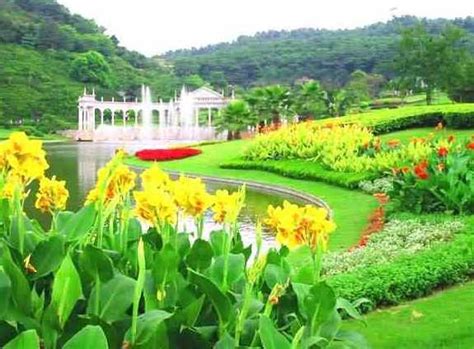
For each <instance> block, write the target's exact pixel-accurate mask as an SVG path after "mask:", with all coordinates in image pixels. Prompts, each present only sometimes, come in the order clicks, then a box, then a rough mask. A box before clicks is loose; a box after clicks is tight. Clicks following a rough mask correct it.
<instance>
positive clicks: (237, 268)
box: [209, 254, 245, 288]
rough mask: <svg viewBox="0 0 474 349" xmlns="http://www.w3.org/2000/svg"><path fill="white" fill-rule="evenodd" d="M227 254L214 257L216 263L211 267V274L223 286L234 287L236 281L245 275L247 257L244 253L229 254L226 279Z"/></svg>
mask: <svg viewBox="0 0 474 349" xmlns="http://www.w3.org/2000/svg"><path fill="white" fill-rule="evenodd" d="M224 268H225V256H224V255H222V256H219V257H217V258H216V259H214V263H213V264H212V265H211V267H210V268H209V274H210V276H211V278H212V280H214V282H216V283H217V284H218V285H219V286H220V287H221V288H224V286H225V285H226V286H227V287H232V285H233V284H234V282H236V281H238V280H239V279H241V278H243V277H244V275H245V257H244V255H243V254H229V255H228V261H227V277H226V280H224V277H225V276H224Z"/></svg>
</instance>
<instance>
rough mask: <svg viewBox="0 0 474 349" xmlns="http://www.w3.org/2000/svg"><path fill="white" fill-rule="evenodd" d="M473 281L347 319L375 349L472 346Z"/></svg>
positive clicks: (473, 339) (352, 327)
mask: <svg viewBox="0 0 474 349" xmlns="http://www.w3.org/2000/svg"><path fill="white" fill-rule="evenodd" d="M473 300H474V282H469V283H466V284H463V285H460V286H457V287H453V288H450V289H448V290H444V291H442V292H438V293H436V294H434V295H433V296H430V297H427V298H422V299H418V300H415V301H412V302H408V303H406V304H402V305H400V306H396V307H391V308H388V309H382V310H377V311H374V312H372V313H370V314H368V315H367V316H366V321H367V327H364V326H363V325H362V324H361V323H357V322H353V321H350V322H348V323H347V325H346V327H347V328H350V329H355V330H358V331H360V332H362V333H363V334H364V335H365V336H366V338H367V339H368V341H369V343H370V345H371V346H372V348H374V349H378V348H381V349H391V348H393V349H399V348H404V349H409V348H413V349H415V348H416V349H424V348H426V349H428V348H429V349H435V348H456V349H464V348H466V349H468V348H474V301H473Z"/></svg>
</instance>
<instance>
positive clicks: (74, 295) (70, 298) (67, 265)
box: [51, 255, 82, 327]
mask: <svg viewBox="0 0 474 349" xmlns="http://www.w3.org/2000/svg"><path fill="white" fill-rule="evenodd" d="M81 298H82V286H81V279H80V277H79V273H78V272H77V270H76V267H75V266H74V263H73V262H72V259H71V257H70V256H69V255H67V256H66V258H65V259H64V261H63V262H62V264H61V266H60V267H59V270H58V271H57V273H56V275H55V277H54V281H53V292H52V295H51V305H52V306H53V308H54V311H55V313H56V315H57V316H58V321H59V324H60V325H61V326H62V327H63V326H64V324H65V323H66V321H67V319H68V318H69V316H70V315H71V312H72V310H73V309H74V306H75V305H76V302H77V301H78V300H79V299H81Z"/></svg>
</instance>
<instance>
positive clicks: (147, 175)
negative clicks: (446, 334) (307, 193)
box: [0, 134, 364, 349]
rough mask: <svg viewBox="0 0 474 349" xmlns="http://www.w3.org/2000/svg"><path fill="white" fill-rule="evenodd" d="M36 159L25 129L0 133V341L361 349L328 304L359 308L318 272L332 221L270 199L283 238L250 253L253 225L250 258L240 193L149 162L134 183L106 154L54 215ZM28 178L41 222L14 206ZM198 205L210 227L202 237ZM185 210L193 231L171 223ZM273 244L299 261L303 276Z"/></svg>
mask: <svg viewBox="0 0 474 349" xmlns="http://www.w3.org/2000/svg"><path fill="white" fill-rule="evenodd" d="M44 156H45V153H44V151H43V150H42V149H41V143H36V142H34V141H30V140H29V139H28V138H27V137H26V136H25V135H24V134H13V135H12V136H11V138H10V139H9V140H7V141H5V142H2V143H0V193H1V205H0V213H1V214H0V291H1V297H0V322H1V323H2V336H0V347H2V348H3V347H5V348H14V347H15V348H16V347H18V346H25V347H26V346H28V348H30V347H31V348H40V347H41V348H45V349H56V348H62V347H64V348H72V347H83V348H89V347H91V345H93V347H94V348H96V349H106V348H108V347H109V345H110V346H111V347H113V348H120V347H122V348H163V347H164V348H178V349H181V348H183V349H184V348H211V347H215V348H236V347H254V348H255V347H264V348H273V347H274V346H273V344H272V343H275V341H278V346H279V347H281V348H288V349H289V348H307V349H309V348H321V347H327V346H328V345H332V346H337V345H338V344H341V345H343V346H345V345H347V346H350V347H354V345H355V343H354V341H355V340H356V341H357V345H358V347H364V345H363V344H364V343H363V340H362V339H361V337H360V336H357V335H354V334H351V333H348V332H347V331H343V332H342V331H341V322H342V320H341V315H340V311H343V312H344V313H348V314H351V315H352V316H354V317H358V313H357V311H356V309H355V307H354V305H353V304H352V303H350V302H348V301H346V300H344V299H338V298H337V297H336V294H335V292H334V290H333V289H332V288H331V287H330V286H329V285H328V284H327V283H326V281H325V279H324V278H323V277H322V275H321V273H320V270H321V268H322V255H323V253H324V251H325V249H326V245H327V241H328V234H329V233H330V232H331V231H333V230H334V229H335V226H334V223H333V222H332V221H331V220H330V219H329V218H328V216H327V212H326V210H324V209H321V208H316V207H312V206H305V207H298V206H296V205H291V204H289V203H285V205H284V206H283V207H277V208H273V207H270V208H269V217H268V219H267V221H266V222H267V224H268V225H269V226H270V227H272V228H273V230H274V232H275V233H276V234H277V236H278V240H279V241H280V242H281V243H282V244H283V245H284V246H283V247H281V248H280V249H271V250H270V251H268V252H267V253H265V254H264V253H262V251H261V248H260V246H261V240H262V236H261V229H257V238H256V240H257V243H256V245H257V250H256V253H254V254H253V257H254V258H253V259H251V258H250V256H251V255H252V246H244V245H243V243H242V239H241V237H240V233H239V228H238V224H237V216H238V214H239V212H240V209H241V208H242V206H243V205H244V200H245V195H244V189H241V190H239V191H237V192H234V193H229V192H227V191H218V192H216V193H215V194H209V193H208V192H207V191H206V187H205V185H204V184H203V183H202V182H201V180H200V179H191V178H187V177H180V178H179V179H177V180H172V179H171V178H169V177H168V176H167V175H166V174H165V173H163V172H162V171H161V170H160V169H159V168H158V167H157V165H154V166H152V167H151V168H149V169H147V170H145V171H144V172H143V173H142V174H141V175H140V178H141V186H140V188H139V189H137V188H136V174H135V173H134V172H133V171H131V170H130V169H129V168H128V167H127V166H125V165H124V163H123V159H124V153H123V152H118V153H117V154H116V156H115V157H114V158H113V159H112V160H111V161H110V162H109V163H108V164H106V165H105V166H104V168H102V169H100V170H99V173H98V180H97V183H96V185H95V187H94V188H92V189H91V191H90V193H89V195H88V196H87V200H86V203H85V206H84V207H83V208H81V209H80V210H79V211H78V212H76V213H74V212H68V211H64V208H65V206H66V200H67V197H68V192H67V190H66V188H65V183H64V182H62V181H58V180H56V179H55V178H52V179H45V178H44V171H45V169H46V168H47V163H46V161H45V157H44ZM38 180H39V181H40V188H39V192H38V195H37V203H36V206H37V207H38V208H39V209H40V210H42V211H43V212H46V213H47V214H50V215H52V216H53V219H52V221H53V224H52V225H51V227H50V228H49V229H48V231H44V230H43V229H42V227H41V226H40V225H39V224H38V223H37V222H35V221H34V220H31V219H29V218H28V217H27V216H26V214H25V213H24V210H23V203H24V200H25V199H26V197H27V196H28V194H29V190H28V186H29V185H30V184H31V183H32V182H34V181H38ZM132 198H134V199H135V202H134V201H133V200H132ZM208 211H211V212H212V213H213V218H214V220H215V222H216V223H217V224H220V227H221V228H220V229H219V230H218V231H214V232H211V234H210V237H209V239H203V234H202V229H203V227H202V217H203V215H204V214H205V212H208ZM287 213H292V215H291V216H288V215H287ZM186 217H193V218H194V221H195V228H194V229H193V230H192V231H191V232H180V231H179V230H178V227H179V224H178V223H179V220H180V219H183V218H186ZM286 246H288V247H291V248H292V249H293V248H298V252H297V253H298V255H299V254H303V255H304V254H307V255H308V256H309V257H311V258H312V260H313V263H312V264H311V265H308V266H305V267H307V269H306V272H305V273H299V272H298V271H297V270H296V269H295V267H294V266H292V265H290V263H289V261H288V258H289V256H291V255H292V253H293V252H292V251H289V250H288V247H286ZM316 314H317V316H315V315H316ZM315 338H318V341H316V342H315V340H314V339H315ZM353 339H355V340H354V341H353ZM24 343H31V344H24ZM40 343H41V346H40ZM91 343H93V344H91ZM23 344H24V345H23Z"/></svg>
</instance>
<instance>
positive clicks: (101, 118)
mask: <svg viewBox="0 0 474 349" xmlns="http://www.w3.org/2000/svg"><path fill="white" fill-rule="evenodd" d="M99 111H100V124H101V125H103V124H104V110H103V109H99Z"/></svg>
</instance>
